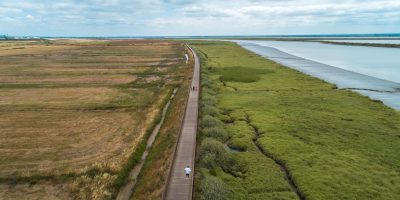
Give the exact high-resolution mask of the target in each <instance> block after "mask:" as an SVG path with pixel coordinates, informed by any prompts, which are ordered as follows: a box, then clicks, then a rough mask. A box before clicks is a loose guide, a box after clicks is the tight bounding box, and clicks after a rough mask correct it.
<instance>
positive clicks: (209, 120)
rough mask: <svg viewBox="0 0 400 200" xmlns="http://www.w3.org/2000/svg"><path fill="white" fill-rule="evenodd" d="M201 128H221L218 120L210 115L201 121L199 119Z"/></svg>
mask: <svg viewBox="0 0 400 200" xmlns="http://www.w3.org/2000/svg"><path fill="white" fill-rule="evenodd" d="M200 124H201V127H202V128H203V129H204V128H211V127H216V126H222V125H223V124H222V122H221V121H219V119H217V118H215V117H213V116H211V115H205V116H204V117H203V118H202V119H201V122H200Z"/></svg>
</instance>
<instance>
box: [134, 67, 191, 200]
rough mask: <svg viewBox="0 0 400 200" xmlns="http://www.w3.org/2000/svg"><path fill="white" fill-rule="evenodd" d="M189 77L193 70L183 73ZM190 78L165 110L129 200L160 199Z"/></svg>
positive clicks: (179, 125) (177, 134) (182, 114)
mask: <svg viewBox="0 0 400 200" xmlns="http://www.w3.org/2000/svg"><path fill="white" fill-rule="evenodd" d="M184 71H185V74H186V75H185V77H190V76H191V74H192V70H186V69H184ZM189 84H190V79H187V80H185V81H183V83H182V84H181V85H180V87H179V90H178V92H177V94H176V96H175V98H174V99H173V101H172V103H171V106H170V108H169V109H168V110H167V114H166V118H165V122H164V124H163V126H162V127H161V129H160V132H159V133H158V135H157V137H156V139H155V141H154V144H153V146H152V148H151V150H150V151H149V155H148V156H147V159H146V161H145V163H144V165H143V168H142V170H141V172H140V174H139V176H138V181H137V183H136V185H135V188H134V191H133V193H132V196H131V199H136V200H140V199H143V200H145V199H161V198H162V195H163V192H164V190H165V186H166V182H167V179H168V169H169V167H170V163H171V161H172V159H173V151H174V148H175V146H176V142H177V140H178V137H179V132H180V128H181V125H182V120H183V116H184V112H185V105H186V101H187V96H188V88H189Z"/></svg>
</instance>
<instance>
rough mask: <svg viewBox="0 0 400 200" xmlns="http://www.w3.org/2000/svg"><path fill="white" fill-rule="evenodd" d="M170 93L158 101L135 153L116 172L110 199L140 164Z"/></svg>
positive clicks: (170, 91) (170, 90)
mask: <svg viewBox="0 0 400 200" xmlns="http://www.w3.org/2000/svg"><path fill="white" fill-rule="evenodd" d="M172 91H173V89H169V92H168V94H167V95H166V96H165V98H164V99H163V100H162V101H160V103H159V105H158V109H157V110H158V113H157V115H156V117H155V118H154V119H153V121H152V123H151V125H150V126H148V128H147V129H146V133H145V135H144V137H143V138H142V139H141V141H140V142H139V144H138V145H137V146H136V148H135V151H133V152H132V154H131V155H130V156H129V159H128V161H127V162H126V163H125V164H124V165H123V166H122V167H121V170H120V171H119V172H118V174H117V178H116V179H115V181H114V184H113V185H112V186H111V187H112V188H111V191H112V194H113V195H112V199H114V198H115V197H116V196H117V194H118V191H119V190H120V188H121V187H122V186H124V185H125V184H126V182H127V180H128V177H129V173H130V171H131V170H132V169H133V168H134V167H135V165H137V164H139V163H140V161H141V158H142V155H143V153H144V152H145V150H146V146H147V140H148V139H149V137H150V135H151V133H152V132H153V130H154V128H155V127H156V126H157V124H159V123H160V121H161V118H162V110H163V107H164V106H165V105H166V104H167V102H168V100H169V98H170V96H171V94H172Z"/></svg>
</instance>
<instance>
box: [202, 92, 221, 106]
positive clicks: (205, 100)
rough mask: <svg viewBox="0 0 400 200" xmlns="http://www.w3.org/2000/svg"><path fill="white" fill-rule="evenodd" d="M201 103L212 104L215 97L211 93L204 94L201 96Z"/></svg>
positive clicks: (214, 101)
mask: <svg viewBox="0 0 400 200" xmlns="http://www.w3.org/2000/svg"><path fill="white" fill-rule="evenodd" d="M201 103H202V104H203V105H209V106H214V105H215V104H217V99H216V98H215V97H213V96H211V95H208V94H204V95H203V96H202V97H201Z"/></svg>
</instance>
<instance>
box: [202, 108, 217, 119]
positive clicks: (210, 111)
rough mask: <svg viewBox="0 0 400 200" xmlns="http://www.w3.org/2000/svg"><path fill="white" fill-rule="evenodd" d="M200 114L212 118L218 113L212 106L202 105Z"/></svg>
mask: <svg viewBox="0 0 400 200" xmlns="http://www.w3.org/2000/svg"><path fill="white" fill-rule="evenodd" d="M201 112H202V114H203V115H211V116H213V117H216V116H217V115H218V114H219V111H218V109H217V108H215V107H214V106H209V105H204V107H203V108H201Z"/></svg>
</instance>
